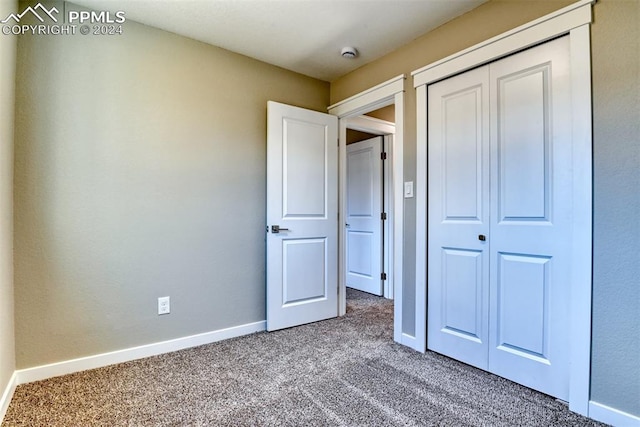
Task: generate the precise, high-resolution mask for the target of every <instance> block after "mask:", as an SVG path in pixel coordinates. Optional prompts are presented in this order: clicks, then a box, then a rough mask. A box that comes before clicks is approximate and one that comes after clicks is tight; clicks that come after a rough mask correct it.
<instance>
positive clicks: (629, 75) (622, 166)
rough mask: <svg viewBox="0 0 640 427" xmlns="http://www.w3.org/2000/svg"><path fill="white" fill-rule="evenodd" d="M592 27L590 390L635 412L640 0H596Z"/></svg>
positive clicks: (639, 301) (639, 347)
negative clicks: (592, 203)
mask: <svg viewBox="0 0 640 427" xmlns="http://www.w3.org/2000/svg"><path fill="white" fill-rule="evenodd" d="M591 28H592V31H591V34H592V52H593V53H592V61H593V130H594V134H593V149H594V217H593V219H594V265H593V347H592V348H593V351H592V377H591V398H592V399H593V400H594V401H596V402H599V403H602V404H605V405H608V406H612V407H614V408H616V409H620V410H622V411H624V412H627V413H631V414H634V415H636V416H640V279H639V278H640V262H639V261H640V218H639V216H640V1H638V0H600V1H599V2H598V3H597V4H596V5H595V7H594V23H593V25H592V27H591Z"/></svg>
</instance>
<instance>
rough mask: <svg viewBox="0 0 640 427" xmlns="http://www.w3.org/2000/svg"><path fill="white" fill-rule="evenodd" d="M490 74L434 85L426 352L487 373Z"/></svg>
mask: <svg viewBox="0 0 640 427" xmlns="http://www.w3.org/2000/svg"><path fill="white" fill-rule="evenodd" d="M488 94H489V71H488V68H487V67H481V68H478V69H475V70H472V71H468V72H466V73H464V74H461V75H458V76H455V77H452V78H450V79H447V80H445V81H443V82H440V83H437V84H435V85H432V86H429V112H428V114H429V123H430V124H432V125H430V126H429V145H428V147H427V148H428V156H429V160H428V161H429V168H428V174H429V180H428V187H429V188H428V191H429V202H428V212H429V216H428V218H429V222H428V236H429V238H428V242H427V247H428V253H429V263H428V264H429V269H428V284H429V285H428V301H429V310H428V318H427V347H428V348H429V349H431V350H433V351H437V352H439V353H443V354H446V355H448V356H450V357H453V358H455V359H458V360H463V361H464V362H465V363H468V364H470V365H473V366H476V367H479V368H481V369H487V366H488V351H487V345H488V340H489V330H488V328H489V321H488V320H489V319H488V314H489V248H488V245H487V242H486V240H484V241H483V240H480V238H479V236H487V235H488V234H489V203H488V202H489V200H488V198H489V144H488V140H489V116H488V114H485V113H483V111H488V107H489V97H488Z"/></svg>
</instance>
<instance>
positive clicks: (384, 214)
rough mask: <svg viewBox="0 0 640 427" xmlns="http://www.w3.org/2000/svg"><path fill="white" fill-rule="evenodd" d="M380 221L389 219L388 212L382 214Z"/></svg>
mask: <svg viewBox="0 0 640 427" xmlns="http://www.w3.org/2000/svg"><path fill="white" fill-rule="evenodd" d="M380 219H381V220H383V221H384V220H386V219H387V213H386V212H382V213H381V214H380Z"/></svg>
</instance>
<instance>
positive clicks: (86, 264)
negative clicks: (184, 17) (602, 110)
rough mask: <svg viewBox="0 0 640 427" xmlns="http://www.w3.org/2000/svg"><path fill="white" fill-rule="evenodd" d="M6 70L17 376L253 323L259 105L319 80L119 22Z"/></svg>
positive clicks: (258, 293)
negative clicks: (9, 75)
mask: <svg viewBox="0 0 640 427" xmlns="http://www.w3.org/2000/svg"><path fill="white" fill-rule="evenodd" d="M17 66H18V79H17V94H18V95H17V100H16V106H17V117H16V136H17V138H16V147H15V150H16V156H15V244H16V252H15V254H16V255H15V284H16V292H15V304H16V346H17V353H16V354H17V356H16V357H17V367H18V368H19V369H21V368H28V367H33V366H38V365H42V364H47V363H51V362H56V361H62V360H68V359H73V358H77V357H82V356H87V355H94V354H100V353H104V352H109V351H113V350H117V349H124V348H129V347H132V346H139V345H143V344H146V343H153V342H159V341H163V340H168V339H172V338H177V337H184V336H188V335H192V334H197V333H202V332H207V331H213V330H219V329H222V328H228V327H232V326H237V325H243V324H247V323H252V322H257V321H262V320H264V319H265V243H264V239H265V233H264V230H265V203H266V202H265V198H266V183H265V177H266V145H265V144H266V143H265V137H266V103H267V100H270V99H271V100H274V101H279V102H284V103H287V104H292V105H297V106H301V107H304V108H309V109H314V110H321V111H326V107H327V106H328V105H329V104H328V101H329V84H328V83H326V82H322V81H319V80H315V79H311V78H308V77H305V76H302V75H299V74H295V73H292V72H289V71H285V70H283V69H280V68H277V67H274V66H271V65H267V64H264V63H261V62H258V61H256V60H253V59H249V58H247V57H244V56H240V55H237V54H233V53H230V52H228V51H225V50H222V49H219V48H216V47H212V46H210V45H206V44H204V43H200V42H196V41H193V40H190V39H187V38H183V37H180V36H177V35H175V34H172V33H168V32H164V31H161V30H157V29H154V28H151V27H147V26H144V25H140V24H137V23H134V22H129V21H128V22H126V23H125V24H124V35H122V36H92V35H87V36H83V35H80V34H77V35H76V36H21V37H20V40H19V45H18V65H17ZM3 170H4V169H3ZM167 295H168V296H170V297H171V314H170V315H164V316H158V315H157V298H158V297H161V296H167Z"/></svg>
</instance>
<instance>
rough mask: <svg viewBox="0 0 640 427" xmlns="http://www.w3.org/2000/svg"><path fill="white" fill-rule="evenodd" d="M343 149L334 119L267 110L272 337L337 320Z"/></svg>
mask: <svg viewBox="0 0 640 427" xmlns="http://www.w3.org/2000/svg"><path fill="white" fill-rule="evenodd" d="M337 141H338V120H337V118H336V117H335V116H331V115H329V114H324V113H319V112H315V111H310V110H305V109H302V108H297V107H292V106H289V105H285V104H279V103H276V102H273V101H269V102H268V105H267V330H269V331H273V330H277V329H282V328H287V327H291V326H297V325H301V324H304V323H309V322H314V321H318V320H323V319H327V318H331V317H336V316H337V314H338V145H337ZM273 226H278V227H279V229H280V231H279V232H277V230H276V229H274V227H273ZM274 231H275V232H274Z"/></svg>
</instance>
